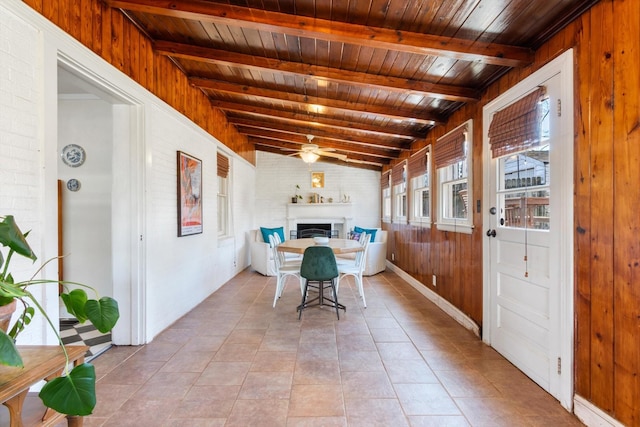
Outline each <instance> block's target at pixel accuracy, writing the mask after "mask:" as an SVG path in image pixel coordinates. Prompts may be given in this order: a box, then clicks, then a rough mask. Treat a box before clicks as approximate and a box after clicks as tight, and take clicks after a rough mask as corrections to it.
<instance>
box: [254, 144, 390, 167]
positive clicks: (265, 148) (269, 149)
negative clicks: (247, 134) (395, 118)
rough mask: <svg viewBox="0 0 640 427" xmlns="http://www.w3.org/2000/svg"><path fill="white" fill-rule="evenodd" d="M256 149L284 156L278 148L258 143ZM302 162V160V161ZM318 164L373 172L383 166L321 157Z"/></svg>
mask: <svg viewBox="0 0 640 427" xmlns="http://www.w3.org/2000/svg"><path fill="white" fill-rule="evenodd" d="M255 147H256V150H257V151H265V152H268V153H274V154H279V155H283V154H282V151H281V150H280V149H279V148H277V147H271V146H269V145H263V144H260V142H256V143H255ZM301 161H302V160H301ZM317 162H321V163H322V162H324V163H333V164H337V165H341V166H344V164H345V163H347V164H349V167H356V168H360V169H369V170H373V171H380V169H381V166H382V165H381V164H380V163H372V164H370V163H367V162H365V161H361V160H355V159H347V160H346V161H343V160H339V159H334V158H332V157H320V158H319V159H318V160H317Z"/></svg>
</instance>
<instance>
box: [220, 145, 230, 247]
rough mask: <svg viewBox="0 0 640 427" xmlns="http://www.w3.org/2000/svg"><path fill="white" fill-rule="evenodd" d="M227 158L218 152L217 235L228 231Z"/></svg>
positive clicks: (221, 235)
mask: <svg viewBox="0 0 640 427" xmlns="http://www.w3.org/2000/svg"><path fill="white" fill-rule="evenodd" d="M230 208H231V206H230V203H229V158H228V157H226V156H224V155H222V154H220V153H218V237H223V236H228V235H229V234H230V232H229V210H230Z"/></svg>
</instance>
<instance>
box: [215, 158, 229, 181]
mask: <svg viewBox="0 0 640 427" xmlns="http://www.w3.org/2000/svg"><path fill="white" fill-rule="evenodd" d="M218 176H219V177H221V178H226V177H228V176H229V158H228V157H227V156H224V155H222V154H220V153H218Z"/></svg>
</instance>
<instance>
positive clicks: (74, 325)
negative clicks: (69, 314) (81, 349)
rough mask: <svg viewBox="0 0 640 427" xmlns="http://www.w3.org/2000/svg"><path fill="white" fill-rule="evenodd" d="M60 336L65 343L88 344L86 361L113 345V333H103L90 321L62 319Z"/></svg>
mask: <svg viewBox="0 0 640 427" xmlns="http://www.w3.org/2000/svg"><path fill="white" fill-rule="evenodd" d="M60 338H61V339H62V342H63V343H65V345H67V344H68V345H87V346H89V350H88V351H87V354H86V355H85V361H86V362H90V361H91V360H93V359H94V358H95V357H97V356H99V355H100V354H101V353H103V352H105V351H107V350H108V349H109V347H111V333H106V334H103V333H101V332H100V331H98V330H97V329H96V327H95V326H93V325H92V324H91V322H90V321H86V322H84V323H79V322H78V321H77V320H75V321H71V320H63V321H60Z"/></svg>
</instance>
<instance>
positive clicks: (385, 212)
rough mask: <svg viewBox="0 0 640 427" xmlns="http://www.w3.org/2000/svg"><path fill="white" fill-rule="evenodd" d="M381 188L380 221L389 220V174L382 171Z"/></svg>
mask: <svg viewBox="0 0 640 427" xmlns="http://www.w3.org/2000/svg"><path fill="white" fill-rule="evenodd" d="M380 188H381V190H382V221H383V222H391V174H390V173H389V171H387V172H384V173H383V174H382V176H381V177H380Z"/></svg>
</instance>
